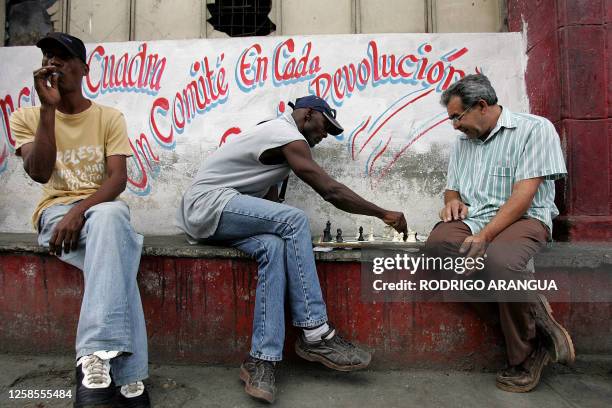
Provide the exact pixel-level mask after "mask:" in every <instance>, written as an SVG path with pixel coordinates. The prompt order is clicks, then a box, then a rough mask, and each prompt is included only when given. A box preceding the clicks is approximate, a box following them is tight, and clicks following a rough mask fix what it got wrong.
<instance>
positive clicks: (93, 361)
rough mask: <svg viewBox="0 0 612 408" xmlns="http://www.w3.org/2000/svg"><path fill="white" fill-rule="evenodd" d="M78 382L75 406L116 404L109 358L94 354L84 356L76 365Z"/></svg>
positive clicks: (77, 407)
mask: <svg viewBox="0 0 612 408" xmlns="http://www.w3.org/2000/svg"><path fill="white" fill-rule="evenodd" d="M76 382H77V386H76V394H75V402H74V407H75V408H87V407H113V406H114V402H113V401H114V399H115V384H114V383H113V380H112V379H111V377H110V363H109V360H103V359H101V358H99V357H97V356H95V355H93V354H91V355H89V356H85V357H83V359H82V360H81V364H79V365H78V366H77V367H76Z"/></svg>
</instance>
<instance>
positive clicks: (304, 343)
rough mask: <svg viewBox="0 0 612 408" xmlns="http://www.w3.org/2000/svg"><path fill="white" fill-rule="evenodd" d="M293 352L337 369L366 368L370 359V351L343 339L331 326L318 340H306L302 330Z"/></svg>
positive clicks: (352, 369) (353, 369)
mask: <svg viewBox="0 0 612 408" xmlns="http://www.w3.org/2000/svg"><path fill="white" fill-rule="evenodd" d="M295 352H296V353H297V355H298V356H300V357H302V358H303V359H305V360H308V361H318V362H319V363H321V364H323V365H324V366H326V367H329V368H331V369H334V370H338V371H355V370H360V369H363V368H366V367H367V366H368V365H369V364H370V360H371V359H372V355H371V354H370V353H368V352H367V351H365V350H362V349H360V348H358V347H356V346H355V345H353V344H352V343H350V342H349V341H346V340H344V339H343V338H342V337H340V335H339V334H337V333H336V330H335V329H334V328H333V327H331V326H330V329H329V331H327V333H325V334H323V335H322V336H321V340H319V341H313V342H310V341H308V340H306V336H305V335H304V332H303V331H302V333H300V335H299V336H298V339H297V341H296V342H295Z"/></svg>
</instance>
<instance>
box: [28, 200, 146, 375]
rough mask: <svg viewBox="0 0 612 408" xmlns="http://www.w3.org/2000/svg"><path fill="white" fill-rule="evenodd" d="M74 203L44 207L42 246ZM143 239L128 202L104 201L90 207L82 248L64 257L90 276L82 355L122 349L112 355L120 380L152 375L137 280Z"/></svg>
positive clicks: (80, 335)
mask: <svg viewBox="0 0 612 408" xmlns="http://www.w3.org/2000/svg"><path fill="white" fill-rule="evenodd" d="M74 205H75V204H70V205H54V206H52V207H49V208H47V209H46V210H45V211H44V212H43V214H42V216H41V218H40V223H39V224H40V228H39V235H38V243H39V244H40V245H42V246H45V247H48V246H49V240H50V239H51V236H52V234H53V230H54V229H55V226H56V225H57V223H58V222H60V221H61V220H62V218H63V217H64V215H66V213H67V212H68V211H70V209H71V208H72V207H73V206H74ZM142 240H143V238H142V235H140V234H137V233H136V232H135V231H134V229H133V228H132V226H131V224H130V211H129V208H128V206H127V204H125V203H124V202H123V201H113V202H107V203H101V204H98V205H94V206H93V207H91V208H89V209H88V210H87V211H86V212H85V225H84V226H83V229H82V230H81V235H80V237H79V245H78V248H77V249H76V250H74V251H73V250H71V251H70V253H68V254H63V253H62V255H60V256H59V258H60V259H61V260H62V261H64V262H66V263H69V264H70V265H73V266H76V267H77V268H79V269H80V270H82V271H83V277H84V281H85V290H84V293H83V301H82V303H81V314H80V316H79V325H78V328H77V336H76V353H77V359H78V358H80V357H82V356H85V355H88V354H92V353H94V352H96V351H102V350H107V351H121V352H122V354H121V355H119V356H118V357H115V358H114V359H112V360H111V370H112V376H113V379H114V381H115V383H116V384H117V385H124V384H129V383H132V382H135V381H139V380H142V379H145V378H147V377H148V351H147V331H146V327H145V320H144V314H143V311H142V303H141V301H140V293H139V291H138V284H137V283H136V275H137V273H138V265H139V263H140V254H141V252H142Z"/></svg>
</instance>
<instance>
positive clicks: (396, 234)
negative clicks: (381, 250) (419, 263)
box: [393, 230, 403, 242]
mask: <svg viewBox="0 0 612 408" xmlns="http://www.w3.org/2000/svg"><path fill="white" fill-rule="evenodd" d="M402 241H403V240H402V236H401V234H400V233H399V232H397V231H395V230H394V231H393V242H402Z"/></svg>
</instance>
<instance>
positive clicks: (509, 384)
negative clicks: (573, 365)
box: [495, 346, 550, 392]
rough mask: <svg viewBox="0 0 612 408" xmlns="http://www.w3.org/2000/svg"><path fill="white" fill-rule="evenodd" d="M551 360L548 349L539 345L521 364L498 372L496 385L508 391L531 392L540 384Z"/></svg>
mask: <svg viewBox="0 0 612 408" xmlns="http://www.w3.org/2000/svg"><path fill="white" fill-rule="evenodd" d="M549 360H550V356H549V355H548V351H546V349H545V348H544V347H542V346H539V347H537V348H536V349H535V350H534V351H533V352H532V353H531V354H530V355H529V357H527V359H526V360H525V361H524V362H523V363H521V364H520V365H518V366H513V367H510V368H508V369H506V370H502V371H500V372H499V373H497V378H496V381H495V385H496V386H497V388H499V389H500V390H504V391H508V392H529V391H531V390H533V389H534V388H535V387H536V386H537V385H538V384H539V382H540V377H541V376H542V370H543V369H544V366H545V365H546V364H548V361H549Z"/></svg>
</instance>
